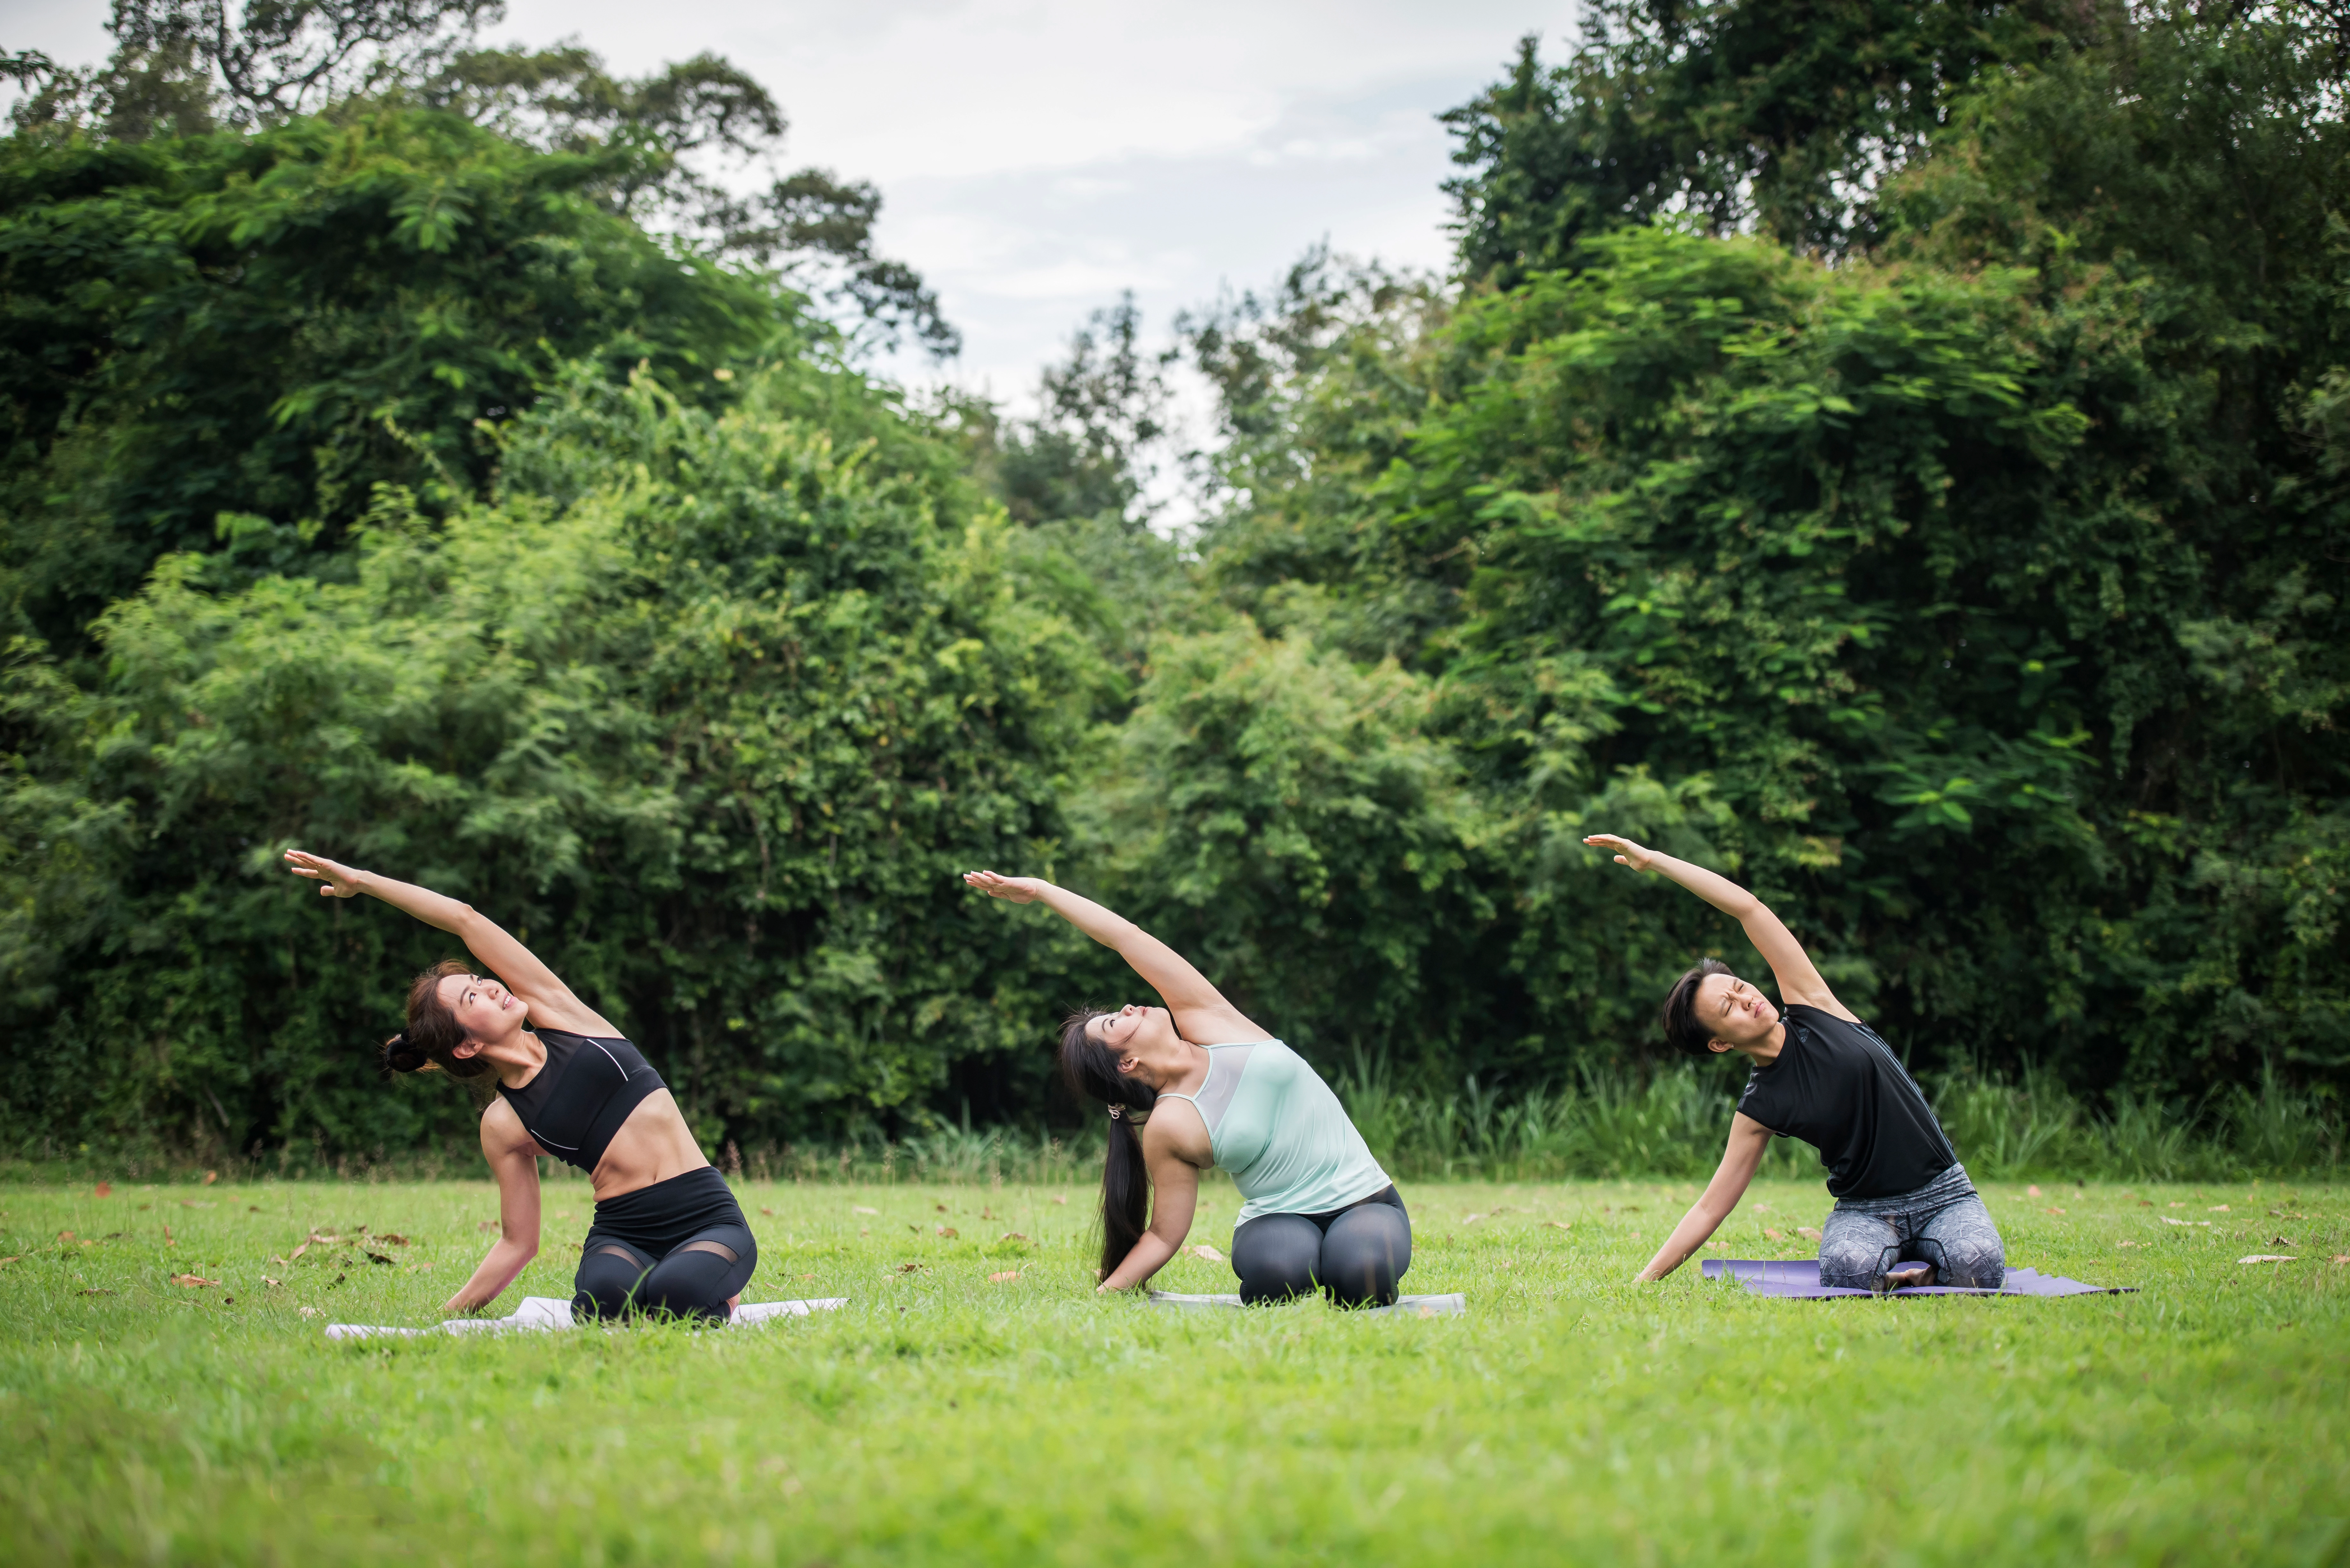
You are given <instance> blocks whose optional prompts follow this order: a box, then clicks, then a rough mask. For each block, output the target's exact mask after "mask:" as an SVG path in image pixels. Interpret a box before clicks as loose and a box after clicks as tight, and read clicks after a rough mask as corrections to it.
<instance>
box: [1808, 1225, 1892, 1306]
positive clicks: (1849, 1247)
mask: <svg viewBox="0 0 2350 1568" xmlns="http://www.w3.org/2000/svg"><path fill="white" fill-rule="evenodd" d="M1900 1258H1901V1238H1900V1235H1899V1233H1898V1231H1895V1230H1894V1228H1893V1227H1892V1226H1891V1225H1890V1224H1888V1223H1887V1222H1886V1221H1885V1220H1879V1219H1877V1217H1875V1216H1874V1215H1865V1214H1854V1213H1851V1212H1849V1211H1847V1210H1835V1211H1831V1212H1830V1213H1829V1215H1828V1217H1827V1221H1826V1223H1825V1224H1824V1225H1822V1226H1821V1227H1820V1283H1822V1284H1824V1285H1834V1286H1836V1287H1838V1288H1840V1289H1844V1290H1856V1291H1873V1290H1875V1289H1876V1288H1877V1284H1878V1283H1879V1282H1881V1281H1882V1280H1883V1279H1884V1278H1885V1272H1886V1271H1887V1269H1890V1268H1891V1267H1892V1266H1893V1265H1894V1264H1895V1263H1897V1262H1899V1261H1900Z"/></svg>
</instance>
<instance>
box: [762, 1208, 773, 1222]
mask: <svg viewBox="0 0 2350 1568" xmlns="http://www.w3.org/2000/svg"><path fill="white" fill-rule="evenodd" d="M759 1212H760V1213H762V1214H764V1215H765V1216H766V1217H767V1218H768V1219H770V1220H773V1219H774V1218H775V1210H772V1209H762V1210H759Z"/></svg>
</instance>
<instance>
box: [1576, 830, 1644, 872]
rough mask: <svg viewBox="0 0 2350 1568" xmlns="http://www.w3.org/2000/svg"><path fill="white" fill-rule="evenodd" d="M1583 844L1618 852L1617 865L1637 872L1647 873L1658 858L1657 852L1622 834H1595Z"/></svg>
mask: <svg viewBox="0 0 2350 1568" xmlns="http://www.w3.org/2000/svg"><path fill="white" fill-rule="evenodd" d="M1583 842H1585V843H1586V844H1588V845H1590V846H1592V847H1593V848H1595V849H1613V850H1614V851H1616V864H1617V865H1618V866H1629V867H1631V868H1632V869H1633V870H1635V871H1646V870H1647V869H1648V867H1649V866H1651V865H1652V864H1654V863H1655V861H1656V858H1657V852H1656V851H1655V850H1653V849H1644V848H1642V847H1641V846H1639V845H1637V844H1635V843H1633V842H1632V841H1631V840H1630V839H1628V838H1626V837H1624V836H1622V835H1621V834H1616V833H1595V834H1592V835H1591V836H1589V837H1587V838H1586V839H1585V840H1584V841H1583Z"/></svg>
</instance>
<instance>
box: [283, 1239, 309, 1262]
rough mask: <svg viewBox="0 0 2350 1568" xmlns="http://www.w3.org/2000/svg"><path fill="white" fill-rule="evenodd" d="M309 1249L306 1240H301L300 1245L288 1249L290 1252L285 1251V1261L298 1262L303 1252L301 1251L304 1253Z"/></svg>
mask: <svg viewBox="0 0 2350 1568" xmlns="http://www.w3.org/2000/svg"><path fill="white" fill-rule="evenodd" d="M309 1250H310V1243H309V1242H307V1241H305V1242H303V1243H302V1244H301V1245H300V1246H298V1247H296V1248H295V1249H294V1250H293V1251H290V1252H288V1253H286V1262H287V1263H289V1264H291V1263H297V1262H301V1261H302V1254H303V1253H305V1252H307V1251H309Z"/></svg>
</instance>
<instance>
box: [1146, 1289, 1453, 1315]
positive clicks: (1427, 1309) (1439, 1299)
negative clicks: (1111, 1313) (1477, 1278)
mask: <svg viewBox="0 0 2350 1568" xmlns="http://www.w3.org/2000/svg"><path fill="white" fill-rule="evenodd" d="M1150 1299H1151V1300H1152V1301H1153V1302H1155V1303H1158V1304H1159V1305H1160V1306H1171V1307H1236V1306H1238V1305H1240V1304H1241V1298H1240V1297H1238V1296H1236V1295H1229V1296H1187V1295H1184V1294H1183V1293H1181V1292H1180V1291H1153V1292H1151V1293H1150ZM1468 1310H1469V1298H1468V1297H1467V1296H1466V1295H1464V1294H1462V1293H1460V1292H1458V1291H1456V1292H1454V1293H1452V1294H1451V1295H1445V1296H1398V1297H1396V1299H1395V1304H1394V1305H1393V1306H1383V1307H1367V1308H1365V1309H1364V1315H1365V1316H1367V1317H1378V1316H1379V1315H1381V1314H1385V1313H1401V1314H1404V1315H1405V1316H1407V1317H1455V1316H1458V1315H1460V1314H1462V1313H1465V1312H1467V1311H1468Z"/></svg>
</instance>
